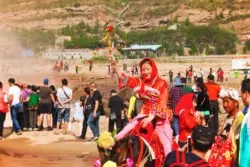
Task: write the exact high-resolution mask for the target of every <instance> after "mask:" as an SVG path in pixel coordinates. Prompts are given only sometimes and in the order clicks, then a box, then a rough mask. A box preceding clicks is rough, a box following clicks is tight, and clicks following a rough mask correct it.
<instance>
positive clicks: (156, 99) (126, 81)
mask: <svg viewBox="0 0 250 167" xmlns="http://www.w3.org/2000/svg"><path fill="white" fill-rule="evenodd" d="M113 70H114V72H116V74H117V76H118V78H119V87H120V88H121V87H123V86H128V87H130V88H134V91H135V92H136V93H138V95H139V98H140V100H141V101H142V102H143V104H142V107H141V109H140V112H139V114H138V115H137V117H135V118H134V119H133V120H132V121H131V122H130V123H129V124H128V125H127V126H126V127H125V128H124V129H123V130H122V131H121V132H120V133H119V134H117V135H116V139H117V140H119V139H122V138H123V137H124V136H125V135H126V134H128V133H129V132H130V131H131V130H132V129H134V128H135V127H136V126H137V125H138V124H139V123H141V126H142V127H146V126H147V125H148V124H149V123H151V122H152V121H153V120H156V127H155V131H156V132H157V135H158V136H159V138H160V141H161V143H162V145H163V147H164V153H165V156H167V154H168V153H169V152H170V151H171V144H172V129H171V127H170V124H169V121H168V119H169V118H170V117H171V115H170V113H171V112H168V111H169V110H168V109H167V103H168V85H167V82H166V81H165V80H163V79H161V78H160V77H159V74H158V69H157V67H156V64H155V62H154V61H153V59H151V58H146V59H143V60H142V61H141V62H140V72H141V77H128V76H126V75H125V74H123V73H121V72H119V71H118V69H117V68H116V66H115V65H113Z"/></svg>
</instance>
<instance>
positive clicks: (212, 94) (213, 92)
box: [205, 83, 221, 101]
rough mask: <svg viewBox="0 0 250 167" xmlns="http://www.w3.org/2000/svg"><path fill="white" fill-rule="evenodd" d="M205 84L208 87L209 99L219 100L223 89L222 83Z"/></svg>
mask: <svg viewBox="0 0 250 167" xmlns="http://www.w3.org/2000/svg"><path fill="white" fill-rule="evenodd" d="M205 86H206V88H207V94H208V97H209V101H217V100H218V97H219V93H220V90H221V87H220V85H218V84H216V83H206V84H205Z"/></svg>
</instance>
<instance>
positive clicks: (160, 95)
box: [126, 58, 171, 119]
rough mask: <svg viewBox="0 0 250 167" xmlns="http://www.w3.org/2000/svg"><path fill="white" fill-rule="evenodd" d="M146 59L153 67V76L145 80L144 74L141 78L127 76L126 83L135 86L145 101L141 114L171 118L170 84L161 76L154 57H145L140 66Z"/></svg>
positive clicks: (141, 98)
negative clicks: (169, 102) (169, 107)
mask: <svg viewBox="0 0 250 167" xmlns="http://www.w3.org/2000/svg"><path fill="white" fill-rule="evenodd" d="M145 61H149V62H150V65H151V67H152V74H151V78H150V79H148V80H145V79H144V77H143V76H142V77H141V78H139V77H126V79H127V83H126V85H127V86H128V87H130V88H135V89H136V90H137V92H138V94H139V98H140V100H142V101H143V105H142V108H141V111H140V113H141V114H145V115H150V114H154V115H156V116H157V117H158V118H161V119H167V118H168V119H170V118H171V114H170V113H171V112H170V110H168V109H167V104H168V84H167V82H166V81H165V80H163V79H161V78H160V77H159V75H158V70H157V67H156V65H155V62H154V61H153V60H152V59H150V58H146V59H144V60H143V61H142V62H141V63H140V67H141V65H142V64H143V62H145ZM168 112H169V113H168Z"/></svg>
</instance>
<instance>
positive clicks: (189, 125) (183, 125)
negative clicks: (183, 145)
mask: <svg viewBox="0 0 250 167" xmlns="http://www.w3.org/2000/svg"><path fill="white" fill-rule="evenodd" d="M194 113H195V111H194V110H192V109H184V110H183V111H181V112H180V115H179V127H180V133H179V140H180V141H181V142H187V137H188V136H189V135H191V134H192V131H193V129H194V128H195V127H196V126H197V125H198V123H197V121H196V119H195V116H194Z"/></svg>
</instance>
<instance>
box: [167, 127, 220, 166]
mask: <svg viewBox="0 0 250 167" xmlns="http://www.w3.org/2000/svg"><path fill="white" fill-rule="evenodd" d="M191 140H192V142H191V143H192V144H191V152H180V151H172V152H170V153H169V154H168V155H167V157H166V160H165V163H164V167H209V166H210V165H209V164H208V163H207V162H206V161H205V160H204V159H205V155H206V154H207V152H208V151H209V149H210V148H211V146H212V145H213V143H214V140H215V135H214V133H213V131H212V130H211V129H210V128H208V127H205V126H201V125H198V126H197V127H195V128H194V131H193V133H192V136H191Z"/></svg>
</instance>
